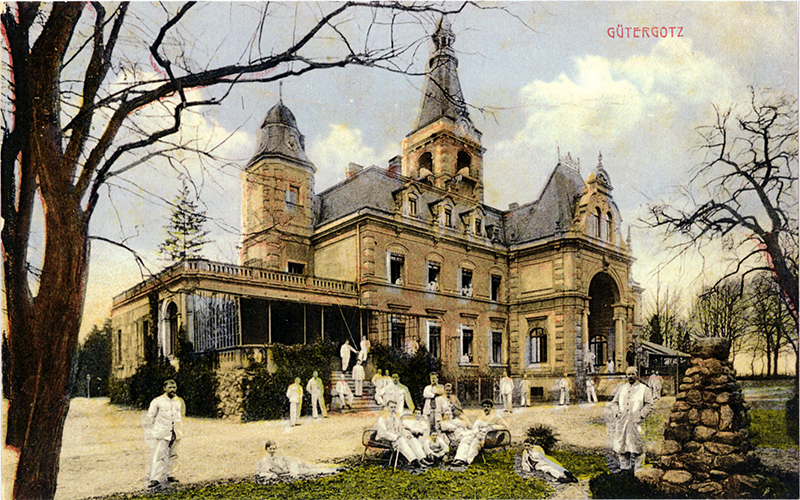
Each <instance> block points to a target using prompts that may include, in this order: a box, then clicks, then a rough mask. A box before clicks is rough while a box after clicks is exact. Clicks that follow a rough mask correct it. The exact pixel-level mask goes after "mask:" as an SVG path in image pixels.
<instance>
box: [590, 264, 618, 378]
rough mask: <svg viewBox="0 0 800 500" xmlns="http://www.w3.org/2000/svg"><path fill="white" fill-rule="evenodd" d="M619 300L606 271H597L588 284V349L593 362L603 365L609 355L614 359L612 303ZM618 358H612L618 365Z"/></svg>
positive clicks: (613, 284)
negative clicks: (591, 353)
mask: <svg viewBox="0 0 800 500" xmlns="http://www.w3.org/2000/svg"><path fill="white" fill-rule="evenodd" d="M618 302H619V288H618V287H617V284H616V283H615V282H614V279H613V278H612V277H611V276H610V275H608V274H606V273H603V272H601V273H597V274H596V275H595V276H594V278H592V281H591V283H590V284H589V331H588V335H589V338H588V341H589V349H590V350H591V351H592V352H593V353H594V355H595V364H596V365H597V366H598V367H599V366H604V365H605V364H606V363H607V362H608V359H609V356H610V357H611V358H612V359H614V353H615V352H616V347H617V340H618V339H617V338H616V335H615V333H616V332H615V324H614V304H617V303H618ZM619 361H620V360H617V359H614V363H615V366H617V367H618V363H619Z"/></svg>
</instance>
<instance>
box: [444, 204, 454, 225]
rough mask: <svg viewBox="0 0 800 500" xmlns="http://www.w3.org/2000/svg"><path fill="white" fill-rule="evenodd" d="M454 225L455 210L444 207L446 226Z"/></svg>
mask: <svg viewBox="0 0 800 500" xmlns="http://www.w3.org/2000/svg"><path fill="white" fill-rule="evenodd" d="M452 225H453V210H452V209H450V208H445V209H444V227H452Z"/></svg>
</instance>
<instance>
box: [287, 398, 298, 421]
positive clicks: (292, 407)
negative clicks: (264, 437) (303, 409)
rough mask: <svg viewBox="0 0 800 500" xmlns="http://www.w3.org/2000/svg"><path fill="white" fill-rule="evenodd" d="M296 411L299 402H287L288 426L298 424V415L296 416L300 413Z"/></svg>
mask: <svg viewBox="0 0 800 500" xmlns="http://www.w3.org/2000/svg"><path fill="white" fill-rule="evenodd" d="M298 410H300V403H299V402H297V403H293V402H291V401H290V402H289V424H291V425H294V424H296V423H298V422H300V415H298V414H299V413H300V412H299V411H298Z"/></svg>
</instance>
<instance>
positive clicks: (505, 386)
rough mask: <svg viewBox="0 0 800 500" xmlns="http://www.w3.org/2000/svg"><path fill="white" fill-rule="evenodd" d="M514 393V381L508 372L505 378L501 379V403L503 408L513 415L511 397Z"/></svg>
mask: <svg viewBox="0 0 800 500" xmlns="http://www.w3.org/2000/svg"><path fill="white" fill-rule="evenodd" d="M513 392H514V380H512V379H511V377H509V376H508V371H506V372H505V374H504V375H503V378H501V379H500V401H501V404H502V405H503V408H505V410H506V411H507V412H509V413H511V395H512V394H513Z"/></svg>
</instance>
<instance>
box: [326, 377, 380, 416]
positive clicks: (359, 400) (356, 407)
mask: <svg viewBox="0 0 800 500" xmlns="http://www.w3.org/2000/svg"><path fill="white" fill-rule="evenodd" d="M341 375H342V372H341V371H340V370H335V371H333V372H331V382H332V384H331V387H330V390H331V393H333V388H334V387H335V386H336V382H337V381H338V380H339V377H341ZM344 379H345V382H347V385H348V386H349V387H350V391H351V392H352V393H353V396H355V399H354V400H353V404H352V409H350V410H345V411H349V412H365V411H371V412H376V411H380V409H381V407H380V406H379V405H378V404H377V403H376V402H375V386H373V385H372V382H370V381H369V380H364V382H363V384H362V386H361V388H362V395H361V396H360V397H359V396H356V395H355V394H356V382H355V380H353V377H352V373H346V374H345V378H344ZM331 401H332V403H331V410H332V411H341V409H340V408H339V398H338V396H334V397H332V398H331Z"/></svg>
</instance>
